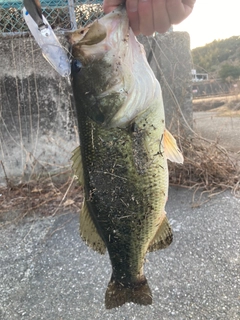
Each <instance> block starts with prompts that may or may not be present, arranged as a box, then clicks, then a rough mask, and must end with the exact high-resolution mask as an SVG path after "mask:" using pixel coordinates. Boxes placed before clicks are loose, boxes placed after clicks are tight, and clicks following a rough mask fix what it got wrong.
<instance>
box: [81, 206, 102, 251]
mask: <svg viewBox="0 0 240 320" xmlns="http://www.w3.org/2000/svg"><path fill="white" fill-rule="evenodd" d="M80 235H81V238H82V240H83V241H85V242H86V244H87V245H88V246H89V247H91V248H92V249H93V250H95V251H97V252H99V253H101V254H104V253H105V252H106V245H105V243H104V241H103V240H102V238H101V237H100V235H99V233H98V231H97V228H96V227H95V225H94V222H93V220H92V218H91V216H90V213H89V210H88V207H87V204H86V201H85V200H84V201H83V206H82V210H81V212H80Z"/></svg>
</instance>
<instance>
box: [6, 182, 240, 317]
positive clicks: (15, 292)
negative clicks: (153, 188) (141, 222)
mask: <svg viewBox="0 0 240 320" xmlns="http://www.w3.org/2000/svg"><path fill="white" fill-rule="evenodd" d="M192 196H193V192H192V191H189V190H186V189H177V188H171V189H170V194H169V201H168V204H167V212H168V217H169V219H170V222H171V225H172V227H173V230H174V242H173V244H172V245H171V246H170V247H169V248H168V249H165V250H162V251H158V252H155V253H151V254H148V255H147V262H146V264H145V273H146V276H147V278H148V282H149V285H150V287H151V288H152V292H153V305H152V306H148V307H141V306H138V305H134V304H132V303H130V304H125V305H124V306H122V307H121V308H117V309H113V310H105V307H104V294H105V290H106V287H107V284H108V281H109V278H110V275H111V268H110V263H109V259H108V256H107V255H105V256H100V255H98V254H97V253H95V252H93V251H92V250H90V249H89V248H88V247H87V246H86V245H85V244H84V243H83V242H82V241H81V240H80V238H79V233H78V215H77V214H76V213H71V212H68V213H65V214H59V215H56V216H54V217H47V218H46V217H45V218H43V217H31V218H27V219H25V220H24V221H22V222H21V223H19V224H18V225H14V224H8V225H5V227H4V228H3V229H2V230H1V234H0V246H1V252H0V264H1V270H0V279H1V280H0V319H3V320H18V319H24V320H25V319H26V320H30V319H31V320H32V319H37V320H38V319H39V320H40V319H44V320H75V319H76V320H82V319H83V320H84V319H87V320H88V319H89V320H93V319H99V320H100V319H104V320H105V319H109V320H110V319H114V320H116V319H121V320H124V319H125V320H130V319H139V320H141V319H142V320H152V319H161V320H165V319H169V320H174V319H177V320H180V319H184V320H185V319H194V320H197V319H208V320H209V319H213V320H214V319H216V320H217V319H218V320H220V319H221V320H226V319H229V320H239V319H240V293H239V284H240V257H239V245H240V232H239V227H240V213H239V212H240V210H239V208H240V199H237V198H234V197H233V196H232V195H231V194H230V193H229V192H225V193H223V194H221V195H218V196H216V197H214V198H213V199H212V200H210V201H209V202H207V203H205V204H203V205H202V206H200V207H195V208H192V207H191V202H192Z"/></svg>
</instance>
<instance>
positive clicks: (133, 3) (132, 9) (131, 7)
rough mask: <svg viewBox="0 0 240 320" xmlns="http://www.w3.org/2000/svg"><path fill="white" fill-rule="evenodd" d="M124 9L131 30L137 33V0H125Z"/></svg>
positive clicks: (138, 30) (138, 31)
mask: <svg viewBox="0 0 240 320" xmlns="http://www.w3.org/2000/svg"><path fill="white" fill-rule="evenodd" d="M126 9H127V14H128V19H129V22H130V26H131V28H132V31H133V32H134V33H135V35H138V34H139V33H140V29H139V17H138V0H127V1H126Z"/></svg>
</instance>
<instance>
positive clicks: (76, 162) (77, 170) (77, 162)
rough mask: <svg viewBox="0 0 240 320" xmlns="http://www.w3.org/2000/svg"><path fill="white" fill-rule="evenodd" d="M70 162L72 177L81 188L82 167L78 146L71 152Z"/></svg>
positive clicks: (82, 181)
mask: <svg viewBox="0 0 240 320" xmlns="http://www.w3.org/2000/svg"><path fill="white" fill-rule="evenodd" d="M71 160H72V162H73V164H72V169H73V172H74V175H75V176H76V177H77V179H78V181H79V183H80V185H81V186H83V185H84V180H83V166H82V156H81V149H80V146H78V147H77V148H76V149H74V150H73V152H72V157H71Z"/></svg>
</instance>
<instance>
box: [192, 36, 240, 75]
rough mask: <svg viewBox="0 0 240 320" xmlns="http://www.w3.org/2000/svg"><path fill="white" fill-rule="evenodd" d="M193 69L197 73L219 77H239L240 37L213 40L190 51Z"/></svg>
mask: <svg viewBox="0 0 240 320" xmlns="http://www.w3.org/2000/svg"><path fill="white" fill-rule="evenodd" d="M192 57H193V64H194V68H195V69H196V70H197V71H198V72H203V71H205V72H208V73H217V74H218V76H219V77H221V78H222V79H224V80H226V78H228V77H231V78H234V79H236V78H238V77H239V76H240V37H238V36H234V37H231V38H228V39H225V40H214V41H213V42H211V43H209V44H207V45H205V46H204V47H199V48H195V49H193V50H192Z"/></svg>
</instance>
